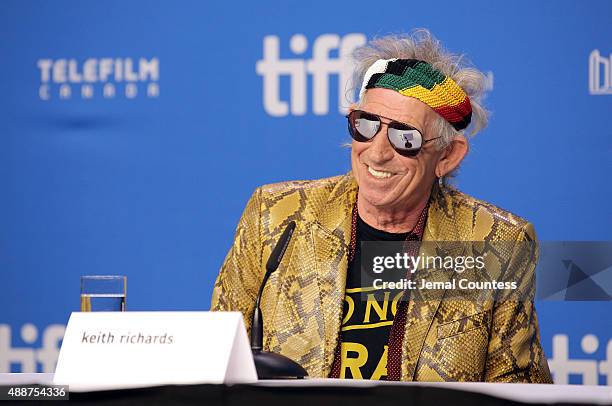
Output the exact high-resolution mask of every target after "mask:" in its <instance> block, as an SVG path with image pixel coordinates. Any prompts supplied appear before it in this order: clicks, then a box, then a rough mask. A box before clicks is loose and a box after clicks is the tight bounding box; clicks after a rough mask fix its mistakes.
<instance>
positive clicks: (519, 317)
mask: <svg viewBox="0 0 612 406" xmlns="http://www.w3.org/2000/svg"><path fill="white" fill-rule="evenodd" d="M537 259H538V250H537V247H536V243H535V232H534V230H533V226H532V225H531V224H529V223H528V224H526V225H525V226H524V227H523V229H522V231H521V233H520V235H519V237H518V239H517V244H515V249H514V251H513V255H512V258H511V259H510V261H509V265H508V271H507V275H506V277H505V278H504V280H507V281H515V282H517V285H518V290H519V293H513V295H515V294H517V295H518V296H512V297H511V298H506V299H502V300H501V301H499V302H497V303H496V306H495V308H494V310H493V318H492V329H491V336H490V339H489V347H488V353H487V361H486V365H485V377H484V378H485V381H487V382H523V383H552V379H551V376H550V371H549V369H548V363H547V361H546V356H545V355H544V351H543V349H542V345H541V344H540V331H539V327H538V319H537V315H536V311H535V306H534V297H535V295H534V293H535V266H536V264H537Z"/></svg>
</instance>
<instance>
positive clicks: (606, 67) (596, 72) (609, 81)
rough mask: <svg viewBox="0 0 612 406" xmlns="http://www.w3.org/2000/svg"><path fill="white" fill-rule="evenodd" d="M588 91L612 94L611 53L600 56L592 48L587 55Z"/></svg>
mask: <svg viewBox="0 0 612 406" xmlns="http://www.w3.org/2000/svg"><path fill="white" fill-rule="evenodd" d="M589 93H590V94H593V95H595V94H599V95H602V94H612V54H611V55H610V56H603V57H602V56H601V55H600V54H599V50H598V49H594V50H593V51H592V52H591V54H590V55H589Z"/></svg>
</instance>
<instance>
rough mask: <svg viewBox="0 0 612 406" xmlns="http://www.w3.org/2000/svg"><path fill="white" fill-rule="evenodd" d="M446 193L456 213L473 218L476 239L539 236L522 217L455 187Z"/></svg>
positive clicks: (502, 239) (514, 238) (464, 218)
mask: <svg viewBox="0 0 612 406" xmlns="http://www.w3.org/2000/svg"><path fill="white" fill-rule="evenodd" d="M445 195H446V196H447V197H448V200H449V201H448V202H446V204H447V205H449V204H450V205H451V206H453V208H454V212H455V215H456V216H457V217H458V218H461V219H463V220H464V221H469V222H470V224H471V231H472V238H473V239H474V241H479V240H481V239H486V240H497V241H507V240H516V239H517V238H521V239H522V238H525V239H527V240H535V239H536V235H535V231H534V228H533V225H532V224H531V223H530V222H529V221H528V220H526V219H524V218H523V217H520V216H518V215H516V214H514V213H512V212H510V211H508V210H505V209H503V208H501V207H499V206H496V205H494V204H491V203H489V202H486V201H484V200H481V199H477V198H475V197H473V196H470V195H468V194H466V193H463V192H461V191H459V190H457V189H454V188H447V189H446V193H445ZM523 233H524V236H523V235H522V234H523Z"/></svg>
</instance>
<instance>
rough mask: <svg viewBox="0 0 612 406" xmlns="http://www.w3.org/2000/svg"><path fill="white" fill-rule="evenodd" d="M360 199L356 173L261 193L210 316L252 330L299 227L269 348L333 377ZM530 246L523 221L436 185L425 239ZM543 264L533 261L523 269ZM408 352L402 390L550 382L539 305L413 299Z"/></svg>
mask: <svg viewBox="0 0 612 406" xmlns="http://www.w3.org/2000/svg"><path fill="white" fill-rule="evenodd" d="M356 198H357V184H356V182H355V180H354V178H353V177H352V175H351V174H350V172H349V173H348V174H346V175H342V176H337V177H333V178H327V179H320V180H314V181H293V182H284V183H278V184H273V185H267V186H262V187H260V188H258V189H257V190H256V191H255V193H254V194H253V195H252V197H251V198H250V200H249V202H248V203H247V206H246V208H245V210H244V213H243V214H242V217H241V219H240V222H239V224H238V227H237V230H236V234H235V239H234V242H233V245H232V247H231V249H230V251H229V252H228V254H227V257H226V258H225V261H224V263H223V266H222V267H221V271H220V273H219V276H218V278H217V281H216V283H215V286H214V290H213V297H212V306H211V310H220V311H240V312H242V314H243V315H244V321H245V323H246V326H247V329H249V327H250V320H251V315H252V312H253V308H254V303H255V298H256V295H257V292H258V289H259V286H260V282H261V280H262V278H263V275H264V273H265V264H266V261H267V259H268V256H269V255H270V254H271V252H272V249H273V247H274V245H275V244H276V242H277V240H278V238H279V237H280V234H281V233H282V232H283V230H284V229H285V227H286V225H287V223H288V222H289V221H291V220H294V221H295V222H296V223H297V227H296V229H295V232H294V235H293V238H292V240H291V243H290V244H289V247H288V249H287V251H286V253H285V256H284V259H283V261H282V263H281V265H280V267H279V268H278V270H277V271H276V272H275V273H274V274H272V276H271V278H270V280H269V281H268V284H267V286H266V288H265V290H264V294H263V297H262V302H261V304H262V312H263V318H264V322H265V324H264V326H265V327H264V347H265V349H266V350H268V351H273V352H277V353H281V354H284V355H286V356H288V357H290V358H292V359H294V360H295V361H297V362H298V363H299V364H301V365H302V366H303V367H304V368H305V369H306V370H307V371H308V373H309V375H310V376H311V377H327V376H329V373H330V370H331V366H332V362H333V359H334V352H335V349H336V345H337V343H338V338H339V331H340V326H341V318H342V308H343V300H344V288H345V281H346V273H347V267H348V259H347V256H348V245H349V243H350V241H349V240H350V233H351V213H352V208H353V205H354V203H355V201H356ZM533 239H535V235H534V231H533V227H532V226H531V224H530V223H528V222H527V221H525V220H523V219H521V218H520V217H516V216H514V215H512V214H510V213H508V212H506V211H503V210H501V209H499V208H497V207H495V206H493V205H491V204H488V203H486V202H482V201H479V200H476V199H474V198H472V197H470V196H467V195H465V194H463V193H461V192H459V191H457V190H455V189H452V188H447V187H442V188H440V187H438V186H435V187H434V188H433V191H432V197H431V200H430V205H429V212H428V218H427V223H426V228H425V233H424V236H423V241H524V240H533ZM496 255H501V254H496ZM536 255H537V254H536ZM534 266H535V261H531V262H528V263H525V264H524V266H523V267H522V268H521V269H522V272H525V273H526V274H528V273H533V271H534ZM402 348H403V352H402V380H404V381H493V382H537V383H550V382H551V377H550V372H549V369H548V364H547V362H546V358H545V356H544V352H543V350H542V347H541V344H540V337H539V329H538V322H537V318H536V313H535V309H534V306H533V302H532V301H525V302H520V303H519V302H518V301H506V302H502V303H499V302H496V303H492V302H486V301H485V302H482V301H476V300H474V301H469V300H468V301H466V300H463V301H452V300H441V298H440V297H431V298H425V299H424V300H414V301H413V300H410V303H409V305H408V309H407V318H406V334H405V335H404V342H403V344H402Z"/></svg>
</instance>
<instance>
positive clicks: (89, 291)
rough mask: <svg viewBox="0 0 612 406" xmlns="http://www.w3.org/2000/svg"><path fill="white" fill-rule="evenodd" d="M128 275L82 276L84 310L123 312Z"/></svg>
mask: <svg viewBox="0 0 612 406" xmlns="http://www.w3.org/2000/svg"><path fill="white" fill-rule="evenodd" d="M126 293H127V277H125V276H118V275H89V276H81V311H82V312H123V311H125V296H126Z"/></svg>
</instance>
